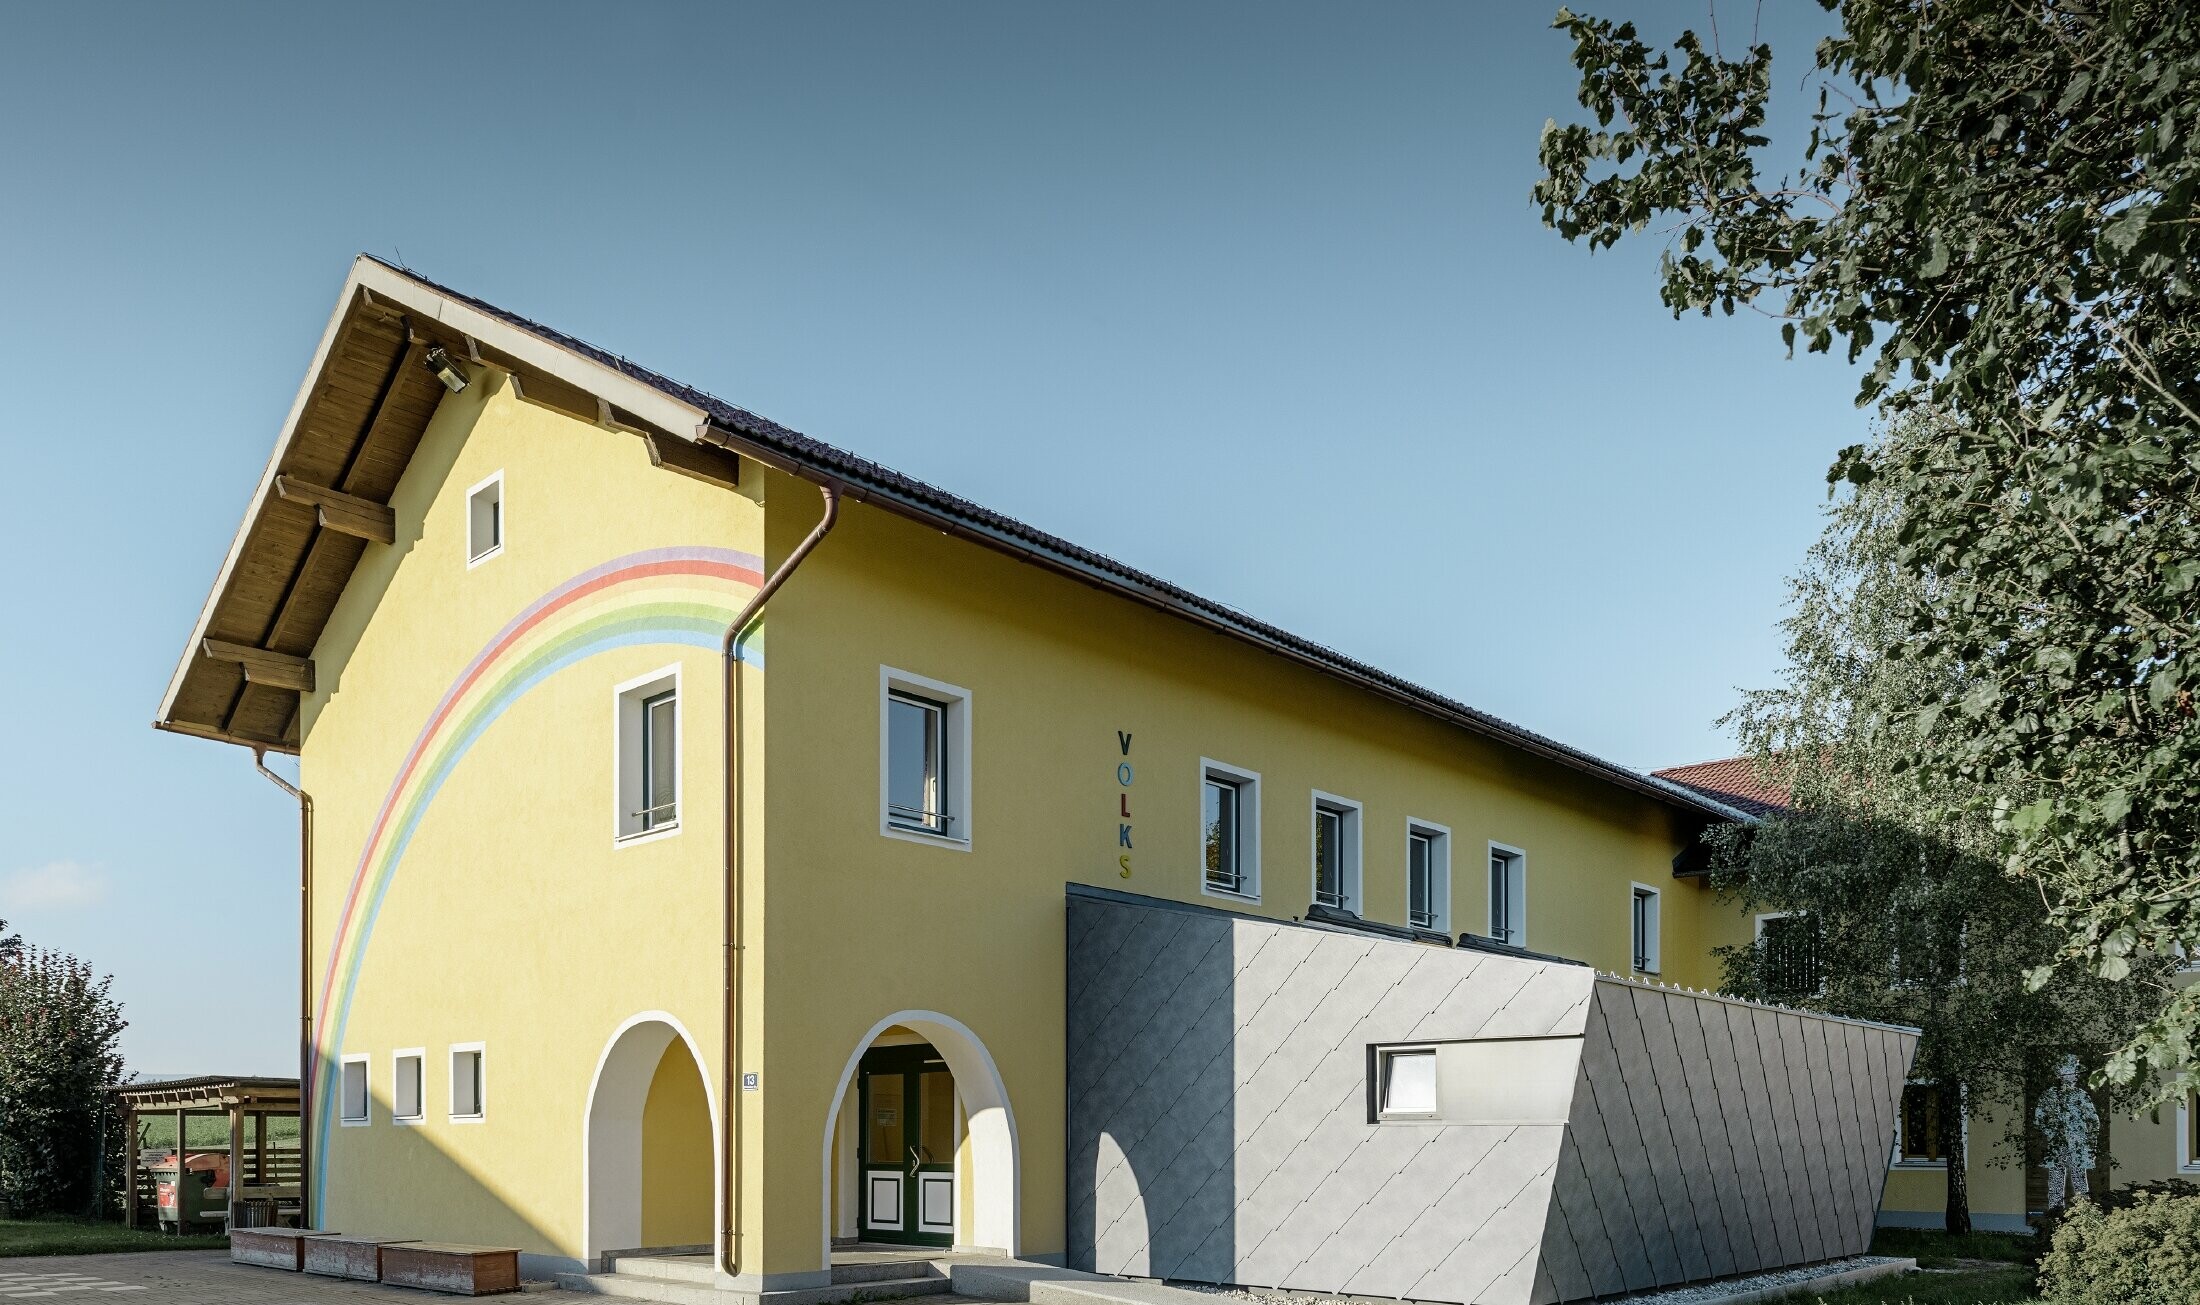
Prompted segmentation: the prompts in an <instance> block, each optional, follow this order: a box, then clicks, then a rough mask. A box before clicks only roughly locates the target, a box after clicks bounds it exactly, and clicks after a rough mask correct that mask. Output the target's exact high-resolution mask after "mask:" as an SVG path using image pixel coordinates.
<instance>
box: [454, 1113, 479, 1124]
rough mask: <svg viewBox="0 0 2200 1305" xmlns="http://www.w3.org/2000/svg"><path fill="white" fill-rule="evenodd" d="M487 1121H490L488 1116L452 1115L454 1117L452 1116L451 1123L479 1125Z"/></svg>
mask: <svg viewBox="0 0 2200 1305" xmlns="http://www.w3.org/2000/svg"><path fill="white" fill-rule="evenodd" d="M487 1119H488V1116H487V1115H452V1116H451V1122H452V1123H454V1124H479V1123H482V1122H483V1121H485V1120H487Z"/></svg>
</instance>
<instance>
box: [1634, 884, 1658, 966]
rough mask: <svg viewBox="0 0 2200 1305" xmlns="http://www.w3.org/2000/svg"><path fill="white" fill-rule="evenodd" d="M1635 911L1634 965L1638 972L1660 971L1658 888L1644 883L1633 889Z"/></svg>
mask: <svg viewBox="0 0 2200 1305" xmlns="http://www.w3.org/2000/svg"><path fill="white" fill-rule="evenodd" d="M1633 894H1634V895H1633V913H1632V917H1631V927H1630V930H1629V931H1630V932H1631V933H1632V934H1633V937H1634V966H1635V970H1636V972H1637V973H1640V974H1656V973H1657V972H1658V890H1657V889H1655V888H1651V887H1648V886H1647V885H1644V884H1636V885H1635V886H1634V889H1633Z"/></svg>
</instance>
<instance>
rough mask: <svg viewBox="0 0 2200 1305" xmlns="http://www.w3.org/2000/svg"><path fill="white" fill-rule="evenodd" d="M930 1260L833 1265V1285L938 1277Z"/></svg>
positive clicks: (859, 1262) (868, 1261)
mask: <svg viewBox="0 0 2200 1305" xmlns="http://www.w3.org/2000/svg"><path fill="white" fill-rule="evenodd" d="M941 1276H942V1275H941V1273H940V1271H939V1270H938V1269H935V1268H933V1267H932V1262H931V1261H930V1260H924V1259H908V1260H859V1261H857V1262H855V1263H853V1264H836V1265H834V1266H833V1285H834V1286H839V1285H841V1284H842V1283H850V1282H886V1281H889V1280H891V1279H894V1278H939V1277H941Z"/></svg>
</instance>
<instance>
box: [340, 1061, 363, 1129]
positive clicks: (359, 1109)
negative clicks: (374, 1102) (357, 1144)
mask: <svg viewBox="0 0 2200 1305" xmlns="http://www.w3.org/2000/svg"><path fill="white" fill-rule="evenodd" d="M343 1075H344V1078H343V1083H342V1089H343V1094H344V1095H343V1099H342V1101H341V1102H339V1106H340V1109H339V1110H338V1112H337V1114H338V1117H339V1119H341V1120H342V1122H344V1123H346V1124H364V1123H366V1122H367V1120H368V1114H367V1101H368V1097H367V1058H366V1057H365V1056H346V1057H344V1068H343Z"/></svg>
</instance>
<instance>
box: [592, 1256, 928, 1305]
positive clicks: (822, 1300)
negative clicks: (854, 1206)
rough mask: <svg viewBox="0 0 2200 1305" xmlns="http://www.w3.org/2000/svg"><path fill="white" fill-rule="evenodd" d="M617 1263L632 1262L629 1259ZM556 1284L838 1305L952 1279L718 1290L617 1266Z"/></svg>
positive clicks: (647, 1295)
mask: <svg viewBox="0 0 2200 1305" xmlns="http://www.w3.org/2000/svg"><path fill="white" fill-rule="evenodd" d="M621 1263H624V1264H628V1265H631V1264H633V1263H634V1261H633V1260H631V1259H630V1260H624V1261H621ZM557 1281H558V1286H560V1287H562V1288H564V1289H565V1290H567V1291H571V1292H580V1293H584V1294H587V1295H591V1296H615V1297H620V1298H623V1299H626V1300H652V1301H662V1302H665V1303H666V1305H839V1303H840V1302H845V1301H883V1300H899V1299H901V1298H903V1297H907V1296H944V1295H946V1294H948V1291H949V1289H950V1287H951V1286H952V1284H951V1283H949V1282H948V1280H947V1279H946V1278H944V1277H941V1276H938V1275H936V1274H934V1275H931V1276H927V1277H911V1278H882V1279H873V1280H871V1281H867V1282H851V1283H835V1284H833V1285H832V1286H829V1287H806V1288H801V1289H797V1290H793V1291H767V1292H764V1293H762V1294H761V1295H759V1294H757V1293H755V1292H746V1291H720V1290H719V1289H718V1288H716V1287H713V1286H710V1285H709V1284H708V1282H707V1281H706V1282H696V1281H694V1280H692V1279H686V1278H659V1277H653V1276H650V1275H648V1274H643V1273H632V1272H628V1271H625V1270H620V1271H618V1272H615V1273H561V1274H559V1275H558V1278H557Z"/></svg>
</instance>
